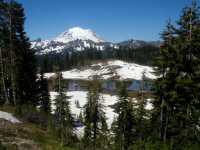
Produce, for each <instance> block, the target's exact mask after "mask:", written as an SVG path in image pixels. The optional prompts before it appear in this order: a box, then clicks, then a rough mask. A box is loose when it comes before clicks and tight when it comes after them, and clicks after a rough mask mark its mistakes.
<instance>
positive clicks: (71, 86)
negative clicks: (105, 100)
mask: <svg viewBox="0 0 200 150" xmlns="http://www.w3.org/2000/svg"><path fill="white" fill-rule="evenodd" d="M65 83H66V90H68V91H87V90H88V86H89V82H88V81H85V80H66V81H65ZM126 84H127V90H129V91H134V90H137V91H140V90H142V87H143V89H144V91H146V92H150V91H151V88H152V81H144V82H141V81H138V80H134V81H127V82H126ZM120 86H121V82H119V81H104V82H102V88H103V89H105V90H117V89H119V88H120Z"/></svg>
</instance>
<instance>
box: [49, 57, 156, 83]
mask: <svg viewBox="0 0 200 150" xmlns="http://www.w3.org/2000/svg"><path fill="white" fill-rule="evenodd" d="M143 72H144V73H145V76H146V78H149V79H156V76H155V75H154V70H153V68H152V67H149V66H143V65H138V64H135V63H128V62H124V61H120V60H109V61H100V62H99V63H94V64H92V65H90V66H83V67H78V68H76V69H72V70H69V71H63V72H62V74H63V78H64V79H79V80H90V79H92V77H93V76H99V77H101V78H102V79H103V80H141V78H142V74H143ZM54 75H55V74H54V73H45V77H46V78H52V77H54Z"/></svg>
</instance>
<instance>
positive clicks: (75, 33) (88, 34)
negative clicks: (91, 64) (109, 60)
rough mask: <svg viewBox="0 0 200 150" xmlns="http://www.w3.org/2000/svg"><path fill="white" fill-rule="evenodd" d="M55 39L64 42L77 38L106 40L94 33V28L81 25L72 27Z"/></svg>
mask: <svg viewBox="0 0 200 150" xmlns="http://www.w3.org/2000/svg"><path fill="white" fill-rule="evenodd" d="M53 40H54V41H57V42H62V43H69V42H71V41H76V40H84V41H88V40H91V41H93V42H95V43H100V42H106V41H105V40H103V39H102V38H101V37H100V36H99V35H97V34H95V33H93V32H92V30H90V29H82V28H80V27H74V28H71V29H69V30H68V31H65V32H63V33H62V34H60V35H59V36H58V37H56V38H55V39H53Z"/></svg>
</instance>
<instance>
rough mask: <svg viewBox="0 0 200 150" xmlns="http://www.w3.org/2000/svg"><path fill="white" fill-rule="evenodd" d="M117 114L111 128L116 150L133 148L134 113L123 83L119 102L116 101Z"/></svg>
mask: <svg viewBox="0 0 200 150" xmlns="http://www.w3.org/2000/svg"><path fill="white" fill-rule="evenodd" d="M118 105H119V106H118V108H117V110H116V111H117V114H118V117H117V119H116V122H115V126H114V127H113V129H114V130H113V132H114V134H115V146H116V149H120V150H125V149H128V148H129V147H131V146H133V142H134V130H133V129H134V126H135V123H136V122H135V119H134V116H133V114H134V112H133V104H132V101H131V100H130V99H129V98H128V93H127V91H126V84H125V82H123V83H122V86H121V89H120V93H119V100H118Z"/></svg>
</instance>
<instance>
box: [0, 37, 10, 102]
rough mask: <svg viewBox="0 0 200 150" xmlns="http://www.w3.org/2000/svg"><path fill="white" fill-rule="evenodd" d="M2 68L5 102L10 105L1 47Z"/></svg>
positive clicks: (0, 60)
mask: <svg viewBox="0 0 200 150" xmlns="http://www.w3.org/2000/svg"><path fill="white" fill-rule="evenodd" d="M0 42H1V41H0ZM0 44H1V43H0ZM0 66H1V79H2V84H3V90H4V94H5V101H6V102H5V103H6V104H9V100H8V93H7V89H6V85H5V77H4V66H3V56H2V47H1V45H0Z"/></svg>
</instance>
